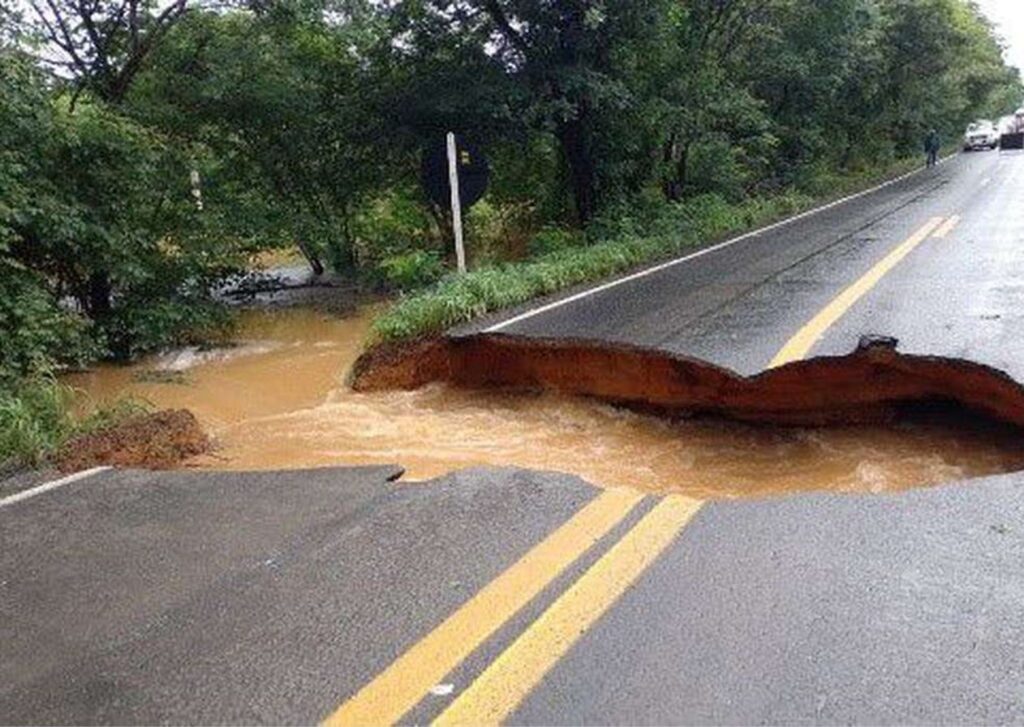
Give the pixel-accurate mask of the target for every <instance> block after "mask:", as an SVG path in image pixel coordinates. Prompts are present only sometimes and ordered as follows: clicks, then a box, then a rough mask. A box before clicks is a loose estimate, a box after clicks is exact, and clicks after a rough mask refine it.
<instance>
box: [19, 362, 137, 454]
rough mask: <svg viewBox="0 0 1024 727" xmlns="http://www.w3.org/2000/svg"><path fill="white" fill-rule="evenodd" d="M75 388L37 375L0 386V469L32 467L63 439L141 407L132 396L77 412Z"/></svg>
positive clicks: (70, 437) (124, 416)
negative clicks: (14, 383) (7, 385)
mask: <svg viewBox="0 0 1024 727" xmlns="http://www.w3.org/2000/svg"><path fill="white" fill-rule="evenodd" d="M77 400H78V396H77V395H76V392H75V390H74V389H73V388H72V387H70V386H67V385H66V384H62V383H61V382H59V381H58V380H57V379H56V378H55V377H53V376H51V375H48V374H39V375H36V376H33V377H31V378H28V379H23V380H21V381H20V382H18V383H17V384H16V385H14V386H12V387H10V388H5V389H0V474H2V473H5V472H13V471H17V470H19V469H22V468H27V467H37V466H39V465H40V464H42V463H44V462H45V461H46V460H47V459H48V458H49V457H50V456H52V455H53V454H55V453H56V452H57V451H58V450H59V449H60V448H61V447H62V446H63V445H64V444H65V443H66V442H67V441H69V440H70V439H72V438H74V437H76V436H78V435H80V434H85V433H88V432H91V431H95V430H97V429H102V428H104V427H108V426H111V425H113V424H116V423H118V422H120V421H123V420H124V419H126V418H129V417H131V416H134V415H136V414H139V413H141V412H143V411H145V410H146V409H147V407H146V406H145V405H144V404H142V403H140V402H138V401H136V400H132V399H123V400H120V401H118V402H116V403H114V404H111V405H109V406H102V407H91V408H90V409H89V411H87V412H86V413H84V414H79V413H78V412H77V407H76V403H77Z"/></svg>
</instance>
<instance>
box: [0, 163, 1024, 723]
mask: <svg viewBox="0 0 1024 727" xmlns="http://www.w3.org/2000/svg"><path fill="white" fill-rule="evenodd" d="M1022 196H1024V156H1020V155H1011V154H1004V155H999V154H997V153H991V154H978V155H967V156H961V157H958V158H956V159H955V160H953V161H950V162H948V163H946V164H944V165H943V166H941V167H939V168H938V169H936V170H929V171H925V172H922V173H920V174H917V175H914V176H912V177H909V178H906V179H904V180H901V181H898V182H896V183H893V184H890V185H887V186H886V187H884V188H882V189H880V190H876V191H874V192H872V193H869V194H865V195H862V196H859V197H857V198H855V199H853V200H848V201H846V202H843V203H841V204H838V205H835V206H833V207H831V208H829V209H826V210H823V211H820V212H818V213H816V214H813V215H809V216H806V217H803V218H801V219H799V220H796V221H793V222H791V223H788V224H785V225H781V226H778V227H775V228H773V229H771V230H768V231H766V232H763V233H761V234H757V235H752V236H749V237H744V238H743V239H741V240H737V241H734V242H729V243H728V244H726V245H724V246H720V247H717V248H714V249H711V250H709V251H707V252H706V253H704V254H701V255H699V256H697V257H693V258H690V259H687V260H683V261H680V262H678V263H676V264H670V265H666V266H659V267H658V268H656V269H653V270H652V271H649V272H644V273H642V274H640V275H637V276H630V277H627V278H624V279H623V280H622V282H619V283H617V284H614V285H611V286H600V287H598V288H597V289H584V290H580V291H573V292H572V293H570V294H567V295H566V296H563V298H562V299H561V301H560V300H552V301H546V302H544V303H543V304H541V305H538V306H533V307H531V308H529V309H524V310H521V311H513V312H510V313H508V314H505V315H504V316H501V317H497V318H494V319H492V320H489V321H485V322H482V323H481V324H478V325H477V326H476V327H469V328H467V329H465V330H463V331H460V332H459V333H460V334H466V333H472V332H474V331H477V330H484V329H490V330H492V331H493V332H499V331H500V332H505V333H512V334H516V335H523V336H537V337H545V338H552V337H554V338H557V337H573V338H593V339H598V340H603V341H611V342H617V343H626V344H631V345H643V346H650V347H655V348H658V349H661V350H665V351H670V352H673V353H678V354H683V355H686V356H690V357H695V358H699V359H702V360H705V361H708V362H710V363H712V364H715V365H716V366H719V367H723V368H726V369H730V370H732V371H735V372H738V373H740V374H744V375H751V374H757V373H759V372H760V371H762V370H764V369H766V368H768V367H770V366H774V365H779V364H780V363H785V361H787V360H788V361H795V360H800V359H803V358H806V357H808V356H817V355H841V354H846V353H848V352H849V351H850V350H852V349H853V348H855V347H856V345H857V342H858V341H859V340H860V338H861V336H863V335H865V334H873V335H879V336H891V337H894V338H896V339H898V342H899V343H898V350H899V351H901V352H903V353H908V354H914V355H926V356H945V357H950V358H958V359H964V360H968V361H973V362H976V363H979V364H982V365H985V366H989V367H992V368H993V369H996V370H999V371H1003V372H1005V373H1007V374H1008V375H1009V376H1011V377H1012V378H1014V379H1016V380H1018V381H1024V371H1021V370H1020V368H1021V367H1022V366H1024V364H1022V363H1021V360H1022V359H1021V357H1020V355H1019V353H1020V350H1021V346H1024V326H1022V325H1021V323H1020V321H1021V317H1020V314H1018V313H1017V310H1016V309H1017V307H1018V305H1017V302H1018V300H1019V297H1018V296H1016V295H1015V291H1018V290H1019V289H1020V285H1021V284H1020V282H1019V275H1018V271H1021V270H1022V269H1024V245H1022V244H1021V243H1022V242H1024V204H1022V202H1024V200H1022ZM866 385H867V384H866ZM565 470H566V471H567V472H571V471H572V462H566V465H565ZM392 474H393V471H389V470H386V469H370V470H366V469H364V470H322V471H313V472H292V473H269V474H267V473H264V474H260V475H231V474H200V473H166V474H153V473H136V472H104V473H99V474H96V475H94V476H92V477H90V478H86V479H83V480H80V481H78V482H75V483H72V484H69V485H67V486H65V487H61V488H58V489H54V490H52V491H49V492H45V493H42V494H40V495H38V496H36V497H32V498H29V499H25V500H22V501H19V502H15V503H11V504H9V505H5V506H3V507H0V520H2V521H3V524H4V526H3V528H2V535H0V548H2V551H0V561H2V563H3V574H4V575H3V578H2V581H3V582H2V585H0V588H2V589H3V595H4V597H3V599H2V604H3V606H2V608H3V610H4V613H3V621H2V622H0V630H2V633H0V636H2V638H0V642H2V643H4V644H5V646H4V650H5V657H4V659H3V670H4V672H3V677H4V678H3V681H2V686H0V714H3V715H4V716H5V721H10V722H61V723H71V722H74V723H83V722H309V721H314V720H317V719H321V718H329V719H331V720H333V721H334V722H336V723H369V722H372V723H380V722H387V721H395V720H401V721H406V722H417V723H419V722H424V721H431V720H435V719H437V720H439V721H441V722H473V723H481V722H493V721H510V722H514V723H544V724H550V723H623V722H627V723H675V722H691V723H692V722H696V723H705V722H719V723H737V722H742V723H745V722H795V721H800V722H871V723H884V722H901V723H904V722H980V721H985V722H1020V721H1024V696H1022V693H1021V691H1020V687H1019V685H1020V683H1021V681H1022V676H1024V675H1022V674H1021V672H1022V670H1024V664H1022V663H1021V661H1020V658H1019V654H1020V653H1021V651H1022V648H1021V647H1022V646H1024V644H1021V641H1022V637H1021V635H1020V633H1019V629H1017V628H1016V624H1018V623H1019V621H1020V594H1021V593H1024V567H1022V566H1021V563H1022V562H1024V559H1022V558H1021V556H1022V552H1021V551H1022V548H1024V540H1022V539H1021V537H1020V535H1021V533H1024V491H1022V489H1021V485H1024V479H1022V478H1021V476H1018V475H1007V476H1003V477H996V478H989V479H986V480H977V481H971V482H966V483H956V484H953V485H948V486H944V487H938V488H933V489H928V490H920V491H916V492H913V493H908V494H903V495H898V496H836V495H813V494H811V495H804V496H798V497H792V498H785V499H772V500H762V501H749V502H733V503H729V502H711V503H703V504H701V503H697V502H695V501H691V500H686V499H685V498H681V497H678V496H668V497H663V498H659V497H650V496H648V497H641V496H640V495H638V494H636V493H632V492H627V491H611V492H608V493H604V492H601V491H598V490H596V489H595V488H592V487H590V486H589V485H587V484H585V483H583V482H581V481H579V480H578V479H576V478H573V477H571V476H566V475H556V474H543V473H536V472H528V471H522V470H498V471H495V470H471V471H468V472H465V473H460V474H458V475H454V476H452V477H449V478H444V479H442V480H440V481H435V482H430V483H426V484H424V485H415V486H410V485H399V484H388V483H387V480H388V478H389V476H391V475H392Z"/></svg>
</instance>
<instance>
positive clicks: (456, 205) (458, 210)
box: [448, 131, 466, 273]
mask: <svg viewBox="0 0 1024 727" xmlns="http://www.w3.org/2000/svg"><path fill="white" fill-rule="evenodd" d="M448 186H449V187H450V188H451V200H452V230H453V231H454V233H455V260H456V262H457V263H458V266H459V272H460V273H464V272H466V250H465V248H464V247H463V246H462V202H461V200H460V199H459V158H458V152H457V150H456V149H455V134H453V133H452V132H450V131H449V132H448Z"/></svg>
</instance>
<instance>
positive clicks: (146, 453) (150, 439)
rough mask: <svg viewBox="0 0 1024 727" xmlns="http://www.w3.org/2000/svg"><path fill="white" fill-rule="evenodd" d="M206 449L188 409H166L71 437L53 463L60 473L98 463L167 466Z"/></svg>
mask: <svg viewBox="0 0 1024 727" xmlns="http://www.w3.org/2000/svg"><path fill="white" fill-rule="evenodd" d="M209 448H210V440H209V438H208V437H207V436H206V433H205V432H204V431H203V430H202V428H201V427H200V426H199V422H198V421H196V418H195V416H193V414H192V412H190V411H188V410H187V409H168V410H165V411H159V412H156V413H153V414H143V415H140V416H135V417H131V418H130V419H127V420H125V421H123V422H121V423H119V424H116V425H114V426H111V427H105V428H103V429H100V430H97V431H95V432H90V433H89V434H84V435H82V436H80V437H76V438H74V439H73V440H71V441H70V442H68V443H67V444H66V445H65V446H64V448H63V449H62V450H61V452H60V453H59V454H58V456H57V466H58V468H59V469H60V470H61V471H63V472H76V471H79V470H83V469H88V468H90V467H97V466H99V465H115V466H118V467H144V468H147V469H169V468H172V467H176V466H177V465H179V464H180V463H181V462H182V461H183V460H184V459H186V458H188V457H192V456H194V455H198V454H202V453H204V452H206V451H207V450H209Z"/></svg>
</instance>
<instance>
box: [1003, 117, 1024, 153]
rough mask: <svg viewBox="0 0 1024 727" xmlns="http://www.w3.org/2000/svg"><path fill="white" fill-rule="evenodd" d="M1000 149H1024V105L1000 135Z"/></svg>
mask: <svg viewBox="0 0 1024 727" xmlns="http://www.w3.org/2000/svg"><path fill="white" fill-rule="evenodd" d="M999 147H1000V149H1018V150H1020V149H1024V107H1022V108H1019V109H1017V113H1015V114H1014V115H1013V121H1012V122H1011V123H1010V125H1009V127H1008V128H1007V129H1005V130H1004V131H1003V133H1002V136H1000V137H999Z"/></svg>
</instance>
